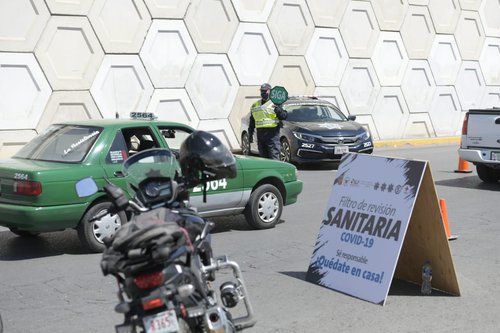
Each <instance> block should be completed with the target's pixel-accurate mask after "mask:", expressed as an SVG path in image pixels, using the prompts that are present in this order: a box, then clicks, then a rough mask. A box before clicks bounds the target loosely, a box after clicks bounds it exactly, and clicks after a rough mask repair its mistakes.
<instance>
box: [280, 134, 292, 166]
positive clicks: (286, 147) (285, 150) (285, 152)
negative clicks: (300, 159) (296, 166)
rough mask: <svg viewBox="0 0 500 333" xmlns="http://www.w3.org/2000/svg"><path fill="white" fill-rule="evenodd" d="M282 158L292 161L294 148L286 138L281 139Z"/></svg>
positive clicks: (282, 159)
mask: <svg viewBox="0 0 500 333" xmlns="http://www.w3.org/2000/svg"><path fill="white" fill-rule="evenodd" d="M280 160H281V161H283V162H288V163H292V149H291V148H290V143H288V140H287V139H285V138H283V139H281V148H280Z"/></svg>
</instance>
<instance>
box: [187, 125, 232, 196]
mask: <svg viewBox="0 0 500 333" xmlns="http://www.w3.org/2000/svg"><path fill="white" fill-rule="evenodd" d="M179 162H180V164H181V169H182V174H183V175H184V176H186V177H188V180H189V183H190V185H191V186H196V185H198V184H199V183H201V182H204V181H210V180H216V179H222V178H234V177H236V161H235V159H234V156H233V154H231V152H230V151H229V149H228V148H227V147H226V146H224V144H222V142H221V141H220V140H219V139H218V138H217V137H216V136H215V135H213V134H211V133H209V132H205V131H194V132H193V133H191V134H190V135H189V136H188V137H187V138H186V139H185V140H184V142H182V144H181V148H180V150H179Z"/></svg>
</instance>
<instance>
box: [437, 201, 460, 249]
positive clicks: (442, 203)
mask: <svg viewBox="0 0 500 333" xmlns="http://www.w3.org/2000/svg"><path fill="white" fill-rule="evenodd" d="M439 207H440V208H441V215H442V216H443V224H444V229H445V230H446V237H448V240H455V239H457V238H458V236H452V235H451V232H450V225H449V224H448V212H447V211H446V201H444V199H439Z"/></svg>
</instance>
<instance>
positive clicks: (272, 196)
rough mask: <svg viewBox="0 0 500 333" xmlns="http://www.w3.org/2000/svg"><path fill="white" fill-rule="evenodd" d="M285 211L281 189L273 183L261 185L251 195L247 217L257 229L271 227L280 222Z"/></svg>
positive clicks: (245, 212) (246, 211) (250, 223)
mask: <svg viewBox="0 0 500 333" xmlns="http://www.w3.org/2000/svg"><path fill="white" fill-rule="evenodd" d="M282 212H283V197H282V196H281V193H280V191H279V190H278V189H277V188H276V187H275V186H273V185H271V184H264V185H261V186H259V187H258V188H257V189H255V190H254V191H253V192H252V195H250V200H249V201H248V204H247V207H246V208H245V211H244V214H245V218H246V220H247V222H248V224H249V225H250V226H252V227H253V228H255V229H269V228H274V226H275V225H276V224H277V223H278V222H279V220H280V217H281V213H282Z"/></svg>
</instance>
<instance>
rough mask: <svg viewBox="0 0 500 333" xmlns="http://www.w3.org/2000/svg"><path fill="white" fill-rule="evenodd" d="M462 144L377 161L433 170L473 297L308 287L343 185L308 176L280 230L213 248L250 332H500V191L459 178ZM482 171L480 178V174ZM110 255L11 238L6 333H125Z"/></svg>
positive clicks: (4, 295)
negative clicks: (233, 278)
mask: <svg viewBox="0 0 500 333" xmlns="http://www.w3.org/2000/svg"><path fill="white" fill-rule="evenodd" d="M456 149H457V146H456V145H439V146H408V147H400V148H380V149H377V151H376V154H378V155H383V156H391V157H401V158H412V159H419V160H427V161H429V162H430V166H431V171H432V174H433V178H434V181H435V185H436V191H437V193H438V196H439V197H440V198H443V199H445V200H446V205H447V212H448V218H449V224H450V228H451V233H452V234H453V235H457V236H458V239H457V240H454V241H451V242H450V243H449V244H450V247H451V251H452V257H453V262H454V266H455V271H456V273H457V277H458V282H459V286H460V291H461V294H462V295H461V296H458V297H457V296H450V295H447V294H444V293H440V292H433V293H432V295H431V296H421V295H420V287H419V286H416V285H412V284H409V283H406V282H402V281H398V280H393V282H392V285H391V289H390V291H389V295H388V297H387V301H386V304H385V305H384V306H381V305H375V304H373V303H369V302H366V301H363V300H360V299H358V298H354V297H352V296H349V295H346V294H343V293H340V292H337V291H334V290H330V289H327V288H323V287H320V286H317V285H314V284H311V283H309V282H307V281H305V274H306V271H307V268H308V265H309V261H310V258H311V254H312V250H313V247H314V243H315V241H316V237H317V233H318V230H319V223H320V222H321V220H322V217H323V214H324V210H325V208H326V207H325V206H326V202H327V200H328V196H329V194H330V190H331V184H332V182H333V179H334V177H335V173H336V169H335V167H332V166H315V167H307V168H301V169H300V170H299V178H300V179H302V180H303V181H304V190H303V193H302V194H301V196H300V198H299V202H298V203H297V204H295V205H292V206H289V207H286V208H285V211H284V214H283V216H282V218H283V221H282V223H280V224H279V225H278V226H277V227H276V228H274V229H272V230H260V231H256V230H251V229H250V228H249V227H247V225H246V223H245V221H244V219H243V218H242V217H236V218H222V219H216V220H215V222H216V224H217V226H216V229H215V231H214V233H213V245H214V250H215V252H216V254H227V255H229V257H230V259H233V260H235V261H237V262H238V263H239V264H240V266H241V268H242V269H243V274H244V278H245V281H246V284H247V289H248V291H249V293H250V296H251V302H252V304H253V307H254V311H255V315H256V319H257V324H256V326H255V327H254V328H252V329H249V330H248V332H264V333H266V332H382V331H383V332H424V331H425V332H457V331H458V332H498V331H499V327H498V322H499V317H498V314H499V313H500V254H499V251H498V244H499V242H498V239H499V238H498V235H500V224H499V221H498V214H499V211H500V210H499V208H498V205H499V199H500V183H497V184H483V183H482V182H481V181H480V180H479V178H477V175H476V172H475V171H474V172H473V173H469V174H463V173H455V172H454V170H455V169H456V168H457V166H458V155H457V152H456ZM471 169H473V168H471ZM99 260H100V255H99V254H86V253H84V252H83V251H82V249H81V248H80V246H79V243H78V239H77V236H76V232H75V231H72V230H68V231H64V232H58V233H49V234H44V235H42V236H40V237H37V238H35V239H33V240H25V239H22V238H19V237H16V236H15V235H14V234H12V233H10V232H9V231H8V230H7V229H5V228H0V314H1V316H2V319H3V322H4V323H3V324H4V332H5V333H18V332H19V333H21V332H22V333H26V332H40V333H45V332H74V333H76V332H113V331H114V330H113V326H114V324H116V323H119V322H120V321H121V317H120V316H119V315H118V314H115V313H114V311H113V307H114V305H115V303H116V285H115V282H114V280H113V279H112V278H111V277H103V276H102V275H101V272H100V268H99Z"/></svg>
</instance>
